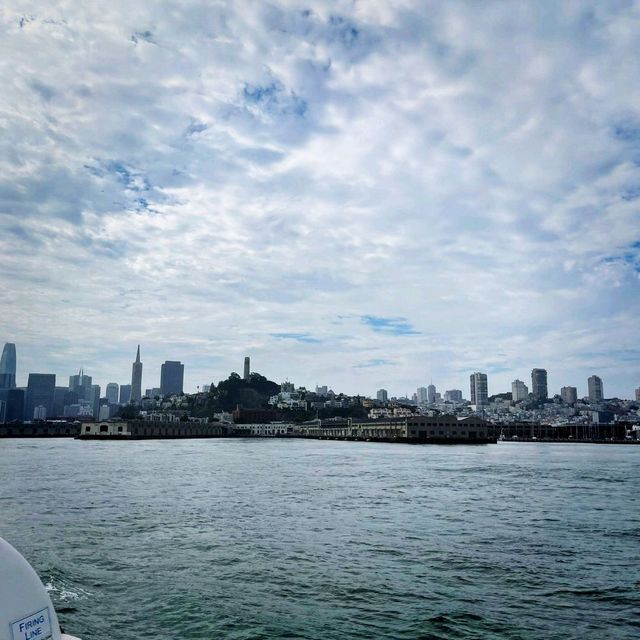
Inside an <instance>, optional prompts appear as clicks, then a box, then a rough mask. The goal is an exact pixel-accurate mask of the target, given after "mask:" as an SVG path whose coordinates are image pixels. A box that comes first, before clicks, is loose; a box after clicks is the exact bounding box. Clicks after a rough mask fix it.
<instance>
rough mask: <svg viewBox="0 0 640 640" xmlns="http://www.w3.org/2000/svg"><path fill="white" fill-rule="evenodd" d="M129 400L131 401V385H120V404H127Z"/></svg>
mask: <svg viewBox="0 0 640 640" xmlns="http://www.w3.org/2000/svg"><path fill="white" fill-rule="evenodd" d="M130 400H131V385H130V384H121V385H120V404H129V401H130Z"/></svg>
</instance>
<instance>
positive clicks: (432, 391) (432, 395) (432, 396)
mask: <svg viewBox="0 0 640 640" xmlns="http://www.w3.org/2000/svg"><path fill="white" fill-rule="evenodd" d="M435 401H436V386H435V385H434V384H430V385H429V386H428V387H427V404H434V403H435Z"/></svg>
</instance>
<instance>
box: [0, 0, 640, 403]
mask: <svg viewBox="0 0 640 640" xmlns="http://www.w3.org/2000/svg"><path fill="white" fill-rule="evenodd" d="M0 74H1V80H2V85H1V86H2V91H0V129H1V135H0V309H1V310H2V313H1V316H0V342H4V341H11V342H15V343H16V345H17V351H18V384H25V383H26V377H27V373H28V372H29V371H45V372H47V371H50V372H55V373H57V374H58V376H59V382H58V384H65V382H66V376H68V375H69V374H71V373H73V372H75V371H76V370H77V369H78V368H79V367H80V366H83V367H84V368H85V371H86V372H87V373H89V374H92V375H93V376H94V379H95V380H96V381H97V382H99V383H100V384H105V383H106V382H108V381H111V380H113V381H116V382H119V383H124V382H127V381H128V379H129V378H130V375H131V361H132V360H133V357H134V355H135V349H136V345H137V344H138V342H139V343H141V348H142V356H143V358H142V359H143V362H144V366H145V369H144V378H143V388H145V387H151V386H157V385H158V382H159V367H160V364H161V362H163V361H164V360H165V359H180V360H182V361H183V362H184V363H185V386H186V388H187V390H195V388H196V385H202V384H206V383H209V382H211V381H212V380H214V381H218V380H220V379H222V378H225V377H227V375H228V374H229V372H230V371H232V370H235V371H241V368H242V358H243V356H245V355H250V356H251V359H252V365H253V368H254V369H255V370H257V371H259V372H261V373H263V374H265V375H267V376H268V377H269V378H271V379H274V380H276V381H281V380H284V379H285V378H288V379H290V380H293V381H294V382H295V383H296V384H299V385H306V386H307V387H314V386H315V385H316V384H327V385H329V386H330V387H333V388H334V389H335V390H336V391H345V392H348V393H363V394H367V395H371V394H375V391H376V389H378V388H379V387H385V388H387V389H389V392H390V394H393V395H396V394H397V395H400V394H404V393H405V392H407V393H409V394H411V393H412V392H413V391H415V388H416V387H417V386H422V385H426V384H427V383H428V382H429V381H430V380H433V382H434V383H435V384H436V385H437V387H438V388H439V389H442V390H444V389H448V388H460V389H463V391H464V395H465V397H468V394H469V389H468V388H469V374H470V373H472V372H473V371H477V370H479V371H484V372H487V374H488V375H489V392H490V393H497V392H501V391H507V390H510V384H509V383H510V382H511V381H512V380H513V379H514V378H516V377H519V378H520V379H523V380H525V381H526V382H527V383H528V384H530V371H531V368H532V367H544V368H547V369H548V371H549V386H550V391H551V392H558V391H559V388H560V386H562V385H566V384H571V385H575V386H577V387H578V392H579V393H580V394H584V393H586V378H587V377H588V376H589V375H591V374H592V373H597V374H599V375H600V376H601V377H602V378H603V380H604V386H605V395H607V396H613V395H619V396H623V397H631V396H632V394H633V389H634V388H635V387H637V386H640V345H639V342H638V335H639V330H640V279H639V278H640V82H638V79H639V78H640V3H638V2H630V1H617V0H610V1H608V2H602V1H599V0H598V1H594V2H588V1H583V2H556V1H555V0H549V1H542V2H526V3H525V2H501V1H499V2H447V3H444V2H439V1H438V2H435V1H434V2H425V1H424V0H415V1H414V0H394V1H393V2H392V1H391V0H362V1H358V0H344V1H335V2H329V1H322V2H319V1H318V2H297V1H288V0H282V1H280V2H276V1H271V2H269V1H257V0H256V1H255V2H241V1H237V0H234V1H233V2H231V1H221V0H218V1H215V0H209V1H207V2H189V1H186V0H180V1H179V2H170V1H169V2H163V3H153V2H140V1H137V0H126V2H125V1H121V0H109V2H79V1H75V2H66V1H62V0H61V1H59V2H42V1H38V2H32V3H30V2H13V1H12V0H8V1H5V2H3V3H2V6H1V8H0Z"/></svg>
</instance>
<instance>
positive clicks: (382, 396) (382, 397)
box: [376, 389, 389, 402]
mask: <svg viewBox="0 0 640 640" xmlns="http://www.w3.org/2000/svg"><path fill="white" fill-rule="evenodd" d="M376 398H377V399H378V401H379V402H387V401H388V400H389V393H388V392H387V390H386V389H378V392H377V393H376Z"/></svg>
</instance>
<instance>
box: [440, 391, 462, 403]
mask: <svg viewBox="0 0 640 640" xmlns="http://www.w3.org/2000/svg"><path fill="white" fill-rule="evenodd" d="M444 399H445V400H446V401H447V402H462V391H460V389H449V390H448V391H445V392H444Z"/></svg>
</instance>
